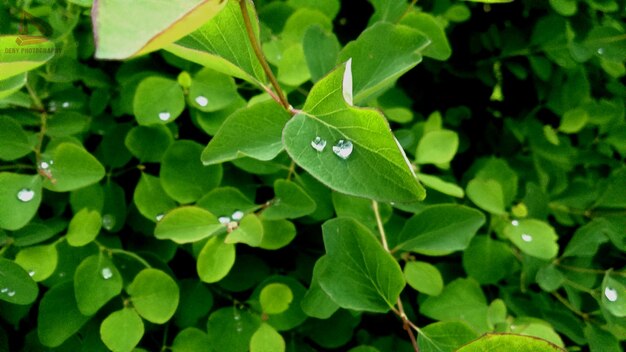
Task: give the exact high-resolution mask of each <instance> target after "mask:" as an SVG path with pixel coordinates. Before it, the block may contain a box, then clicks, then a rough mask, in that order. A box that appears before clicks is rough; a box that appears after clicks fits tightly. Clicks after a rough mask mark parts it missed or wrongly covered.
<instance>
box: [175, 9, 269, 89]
mask: <svg viewBox="0 0 626 352" xmlns="http://www.w3.org/2000/svg"><path fill="white" fill-rule="evenodd" d="M225 3H226V6H225V7H224V9H223V10H222V11H221V12H220V13H219V14H218V15H217V16H215V17H214V18H213V19H211V21H208V22H206V23H205V24H204V25H203V26H202V27H200V28H198V30H196V31H194V32H193V33H191V34H189V35H188V36H186V37H184V38H182V39H181V40H179V41H178V42H176V43H174V44H172V45H169V46H167V47H166V48H165V49H166V50H168V51H170V52H171V53H173V54H175V55H178V56H180V57H182V58H184V59H186V60H189V61H192V62H195V63H197V64H200V65H202V66H205V67H209V68H211V69H213V70H215V71H218V72H222V73H225V74H227V75H230V76H235V77H238V78H242V79H245V80H246V81H249V82H252V83H256V84H258V85H262V84H263V83H264V82H265V73H264V72H263V68H262V67H261V64H260V63H259V61H258V60H257V59H256V57H255V55H254V50H253V49H252V45H251V44H250V40H249V39H248V34H247V32H246V27H245V24H244V22H243V16H242V15H241V10H240V8H239V3H238V2H237V1H225ZM248 13H249V14H250V19H251V20H252V21H253V23H252V26H253V29H254V33H255V35H256V37H257V40H258V35H259V34H258V33H259V24H258V20H257V16H256V13H255V11H254V7H253V5H252V3H248Z"/></svg>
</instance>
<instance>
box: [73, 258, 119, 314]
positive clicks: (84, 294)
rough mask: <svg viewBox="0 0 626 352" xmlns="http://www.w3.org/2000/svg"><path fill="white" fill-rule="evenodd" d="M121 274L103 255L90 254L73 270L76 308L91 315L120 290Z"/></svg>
mask: <svg viewBox="0 0 626 352" xmlns="http://www.w3.org/2000/svg"><path fill="white" fill-rule="evenodd" d="M122 284H123V282H122V275H121V274H120V272H119V271H118V270H117V268H116V267H115V265H114V264H113V262H112V261H111V259H109V258H107V257H106V256H105V255H92V256H90V257H88V258H86V259H85V260H83V261H82V262H81V263H80V265H79V266H78V268H76V272H74V293H75V295H76V303H77V306H78V310H80V312H81V313H82V314H84V315H93V314H96V312H97V311H98V310H99V309H100V308H102V306H104V305H105V304H106V303H107V302H108V301H109V300H111V299H112V298H113V297H115V296H117V295H119V294H120V292H122Z"/></svg>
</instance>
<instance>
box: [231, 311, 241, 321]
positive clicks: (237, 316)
mask: <svg viewBox="0 0 626 352" xmlns="http://www.w3.org/2000/svg"><path fill="white" fill-rule="evenodd" d="M233 318H235V320H241V315H240V314H239V313H236V314H235V316H234V317H233Z"/></svg>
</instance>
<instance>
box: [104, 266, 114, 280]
mask: <svg viewBox="0 0 626 352" xmlns="http://www.w3.org/2000/svg"><path fill="white" fill-rule="evenodd" d="M112 277H113V271H111V268H109V267H105V268H102V278H103V279H105V280H108V279H110V278H112Z"/></svg>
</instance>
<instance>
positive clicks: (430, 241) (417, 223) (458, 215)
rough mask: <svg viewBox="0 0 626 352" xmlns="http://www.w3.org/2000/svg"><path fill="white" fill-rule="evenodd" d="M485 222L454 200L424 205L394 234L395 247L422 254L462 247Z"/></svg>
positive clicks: (444, 251) (480, 215)
mask: <svg viewBox="0 0 626 352" xmlns="http://www.w3.org/2000/svg"><path fill="white" fill-rule="evenodd" d="M484 223H485V216H484V215H483V213H481V212H480V211H478V210H476V209H472V208H469V207H466V206H463V205H457V204H440V205H433V206H429V207H427V208H425V209H424V210H422V211H421V212H419V213H417V214H415V215H414V216H413V217H411V218H410V219H409V220H408V221H407V222H406V224H405V225H404V228H403V229H402V232H400V234H399V235H398V237H397V238H396V241H397V244H396V245H395V247H396V248H399V249H403V250H407V251H413V252H418V253H422V254H426V255H445V254H449V253H452V252H454V251H459V250H464V249H465V248H467V246H468V245H469V243H470V241H471V240H472V237H474V235H476V232H477V231H478V229H479V228H480V227H481V226H482V225H483V224H484Z"/></svg>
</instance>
